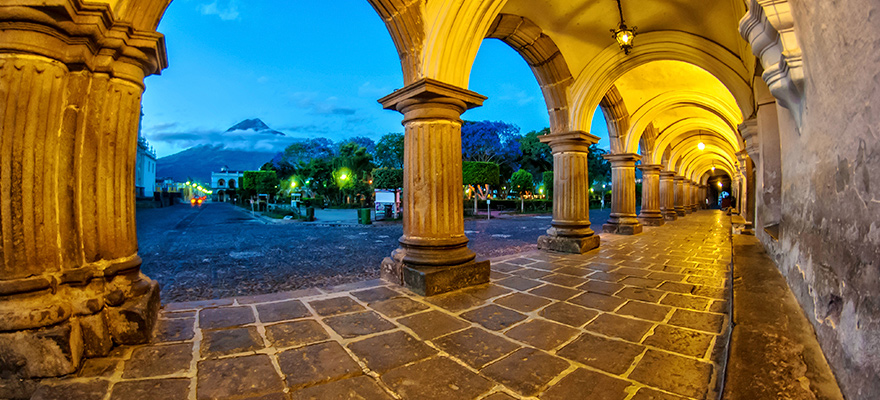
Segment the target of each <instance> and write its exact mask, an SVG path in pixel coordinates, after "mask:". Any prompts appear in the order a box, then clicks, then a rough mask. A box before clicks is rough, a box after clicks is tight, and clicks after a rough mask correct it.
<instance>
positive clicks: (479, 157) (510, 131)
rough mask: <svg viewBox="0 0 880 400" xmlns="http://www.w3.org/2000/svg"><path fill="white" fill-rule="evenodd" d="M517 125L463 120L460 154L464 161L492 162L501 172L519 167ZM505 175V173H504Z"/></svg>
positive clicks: (511, 170)
mask: <svg viewBox="0 0 880 400" xmlns="http://www.w3.org/2000/svg"><path fill="white" fill-rule="evenodd" d="M519 137H520V136H519V127H517V126H516V125H513V124H508V123H505V122H501V121H495V122H492V121H479V122H474V121H464V123H463V124H462V126H461V154H462V158H463V159H464V160H465V161H485V162H494V163H496V164H498V165H499V167H500V168H501V170H502V173H504V172H505V170H506V171H510V172H513V170H516V169H519V161H518V160H519V159H520V156H521V154H522V153H521V152H520V147H519V142H517V139H519ZM505 175H507V174H505Z"/></svg>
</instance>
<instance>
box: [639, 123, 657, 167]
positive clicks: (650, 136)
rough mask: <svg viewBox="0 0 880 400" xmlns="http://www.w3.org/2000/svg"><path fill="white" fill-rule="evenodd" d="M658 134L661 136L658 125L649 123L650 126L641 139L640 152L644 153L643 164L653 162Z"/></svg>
mask: <svg viewBox="0 0 880 400" xmlns="http://www.w3.org/2000/svg"><path fill="white" fill-rule="evenodd" d="M657 136H659V133H658V131H657V127H656V126H654V124H653V123H650V124H648V127H647V128H645V131H644V132H643V133H642V138H641V139H639V149H640V153H639V154H641V155H642V164H651V160H653V158H654V157H653V155H654V147H655V145H656V141H657Z"/></svg>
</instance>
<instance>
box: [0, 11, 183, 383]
mask: <svg viewBox="0 0 880 400" xmlns="http://www.w3.org/2000/svg"><path fill="white" fill-rule="evenodd" d="M61 3H64V2H59V4H61ZM33 4H37V3H33ZM6 7H9V8H6ZM146 8H148V7H147V6H146V5H145V9H146ZM161 9H164V6H162V7H161ZM50 11H51V12H50ZM0 13H2V15H3V17H2V18H0V19H3V21H2V25H3V27H2V32H3V33H2V37H3V38H2V39H0V199H2V200H3V201H2V202H0V375H2V378H0V379H7V378H11V379H12V380H13V381H14V380H16V379H19V378H22V379H31V378H42V377H52V376H60V375H66V374H71V373H74V372H75V371H76V370H77V369H78V368H79V366H80V363H81V361H82V359H83V358H87V357H94V356H103V355H106V354H108V353H109V351H110V349H111V348H112V346H113V345H114V344H135V343H144V342H146V341H147V340H148V339H149V338H150V335H151V334H152V331H153V326H154V323H155V321H156V318H157V313H158V308H159V288H158V285H157V283H156V282H154V281H152V280H150V279H149V278H147V277H146V276H144V275H143V274H142V273H141V272H140V266H141V258H140V257H139V256H138V254H137V250H138V244H137V236H136V231H135V185H134V174H135V158H136V157H135V154H136V149H137V131H138V121H139V118H140V103H141V94H142V92H143V89H144V87H143V80H144V77H145V76H146V75H150V74H153V73H158V72H159V71H161V70H162V69H163V68H164V67H165V65H166V55H165V50H164V40H163V37H162V36H161V35H160V34H158V33H156V32H155V31H140V30H138V29H136V28H134V27H133V26H132V25H131V24H126V23H119V22H118V21H116V19H115V16H114V15H113V11H112V10H111V8H109V7H101V6H90V7H74V6H69V7H61V6H59V7H51V8H50V7H43V5H37V6H35V7H33V8H32V7H29V6H23V5H20V6H19V7H18V8H16V4H15V2H12V3H11V4H4V5H0ZM10 382H11V381H10ZM0 386H3V385H2V383H0ZM0 393H3V390H0ZM0 397H3V395H2V394H0Z"/></svg>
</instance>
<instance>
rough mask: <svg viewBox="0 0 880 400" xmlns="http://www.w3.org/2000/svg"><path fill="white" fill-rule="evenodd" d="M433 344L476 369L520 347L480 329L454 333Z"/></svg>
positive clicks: (436, 340)
mask: <svg viewBox="0 0 880 400" xmlns="http://www.w3.org/2000/svg"><path fill="white" fill-rule="evenodd" d="M434 343H435V344H436V345H437V346H439V347H440V348H441V349H443V350H444V351H445V352H447V353H449V354H450V355H452V356H453V357H456V358H458V359H459V360H462V361H464V362H465V363H467V364H468V365H470V366H472V367H474V368H477V369H479V368H482V367H483V366H485V365H486V364H488V363H490V362H492V361H495V360H497V359H499V358H501V357H502V356H504V355H505V354H508V353H510V352H512V351H514V350H516V349H518V348H519V347H520V346H519V345H517V344H515V343H513V342H511V341H509V340H507V339H505V338H503V337H501V336H498V335H495V334H492V333H489V332H486V331H484V330H482V329H480V328H470V329H467V330H464V331H461V332H456V333H453V334H450V335H447V336H444V337H441V338H438V339H435V340H434Z"/></svg>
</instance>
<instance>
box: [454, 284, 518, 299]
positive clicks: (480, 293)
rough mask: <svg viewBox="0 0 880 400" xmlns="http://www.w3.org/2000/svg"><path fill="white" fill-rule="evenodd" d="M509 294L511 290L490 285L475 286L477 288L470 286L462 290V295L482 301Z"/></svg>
mask: <svg viewBox="0 0 880 400" xmlns="http://www.w3.org/2000/svg"><path fill="white" fill-rule="evenodd" d="M510 292H511V290H510V289H508V288H506V287H503V286H498V285H495V284H491V283H490V284H483V285H477V286H471V287H469V288H466V289H462V293H465V294H467V295H469V296H472V297H476V298H478V299H480V300H483V301H485V300H489V299H491V298H493V297H498V296H502V295H505V294H507V293H510Z"/></svg>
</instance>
